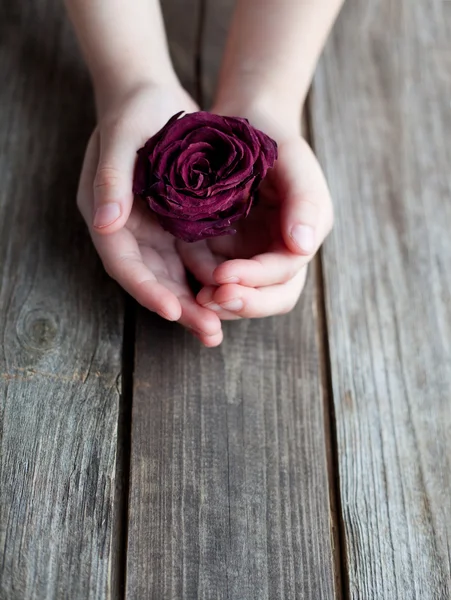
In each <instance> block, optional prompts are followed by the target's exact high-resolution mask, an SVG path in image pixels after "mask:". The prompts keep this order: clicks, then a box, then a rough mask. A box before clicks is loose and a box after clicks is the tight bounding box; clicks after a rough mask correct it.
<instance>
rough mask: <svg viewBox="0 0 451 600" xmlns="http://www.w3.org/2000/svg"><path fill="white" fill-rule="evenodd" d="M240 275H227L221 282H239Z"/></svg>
mask: <svg viewBox="0 0 451 600" xmlns="http://www.w3.org/2000/svg"><path fill="white" fill-rule="evenodd" d="M239 281H240V280H239V277H226V278H225V279H221V283H239Z"/></svg>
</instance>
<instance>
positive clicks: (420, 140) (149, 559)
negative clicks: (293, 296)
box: [0, 0, 451, 600]
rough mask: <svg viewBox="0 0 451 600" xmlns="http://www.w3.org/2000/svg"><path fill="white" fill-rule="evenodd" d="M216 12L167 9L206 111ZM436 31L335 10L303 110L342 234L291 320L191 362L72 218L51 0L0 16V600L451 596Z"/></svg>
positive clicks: (437, 21)
mask: <svg viewBox="0 0 451 600" xmlns="http://www.w3.org/2000/svg"><path fill="white" fill-rule="evenodd" d="M231 4H232V2H231V1H229V0H218V1H217V2H214V1H213V0H189V1H184V2H183V5H182V3H181V1H180V0H165V1H164V2H163V6H164V12H165V17H166V20H167V24H168V31H169V37H170V47H171V52H172V55H173V58H174V61H175V63H176V65H177V68H178V71H179V73H180V75H181V79H182V81H183V83H184V85H186V87H188V88H189V89H190V90H191V91H192V92H193V93H198V92H199V91H200V92H202V96H203V99H204V102H205V104H206V105H209V104H210V103H211V100H212V96H213V90H214V85H215V79H216V74H217V69H218V66H219V56H220V53H221V49H222V46H223V44H224V40H225V35H226V30H227V23H228V21H229V18H230V12H231ZM201 24H202V28H200V25H201ZM450 26H451V2H446V1H438V0H437V1H432V2H429V3H426V2H422V3H419V2H418V3H413V2H410V1H409V0H398V1H397V2H396V3H395V2H392V0H374V2H372V3H369V2H366V1H364V0H348V2H347V3H346V6H345V9H344V12H343V14H342V16H341V17H340V20H339V23H338V25H337V27H336V29H335V32H334V34H333V36H332V38H331V41H330V43H329V45H328V48H327V50H326V53H325V56H324V58H323V60H322V62H321V65H320V67H319V70H318V73H317V77H316V79H315V83H314V89H313V95H312V97H311V100H310V116H311V130H312V133H313V138H312V141H313V144H314V147H315V150H316V151H317V153H318V155H319V157H320V160H321V162H322V164H323V165H324V168H325V171H326V173H327V176H328V180H329V182H330V186H331V189H332V192H333V195H334V199H335V210H336V217H337V224H336V228H335V231H334V233H333V234H332V236H331V237H330V239H329V240H328V242H327V244H326V246H325V248H324V251H323V252H322V257H321V264H320V263H319V262H318V261H317V262H315V263H314V265H313V268H312V269H311V272H310V275H309V279H308V284H307V287H306V290H305V292H304V295H303V299H302V300H301V302H300V304H299V306H298V307H297V308H296V310H295V311H294V312H293V313H292V314H290V315H287V316H285V317H281V318H275V319H267V320H255V321H250V322H249V321H248V322H242V323H229V324H227V325H226V328H225V329H226V336H225V338H226V339H225V342H224V344H223V346H222V347H221V348H218V349H215V350H206V349H203V348H201V347H200V346H199V344H198V342H197V341H195V340H194V339H192V338H191V337H190V336H189V335H188V334H186V333H184V332H183V331H182V330H181V329H180V328H178V327H177V326H176V325H171V324H168V323H165V322H163V321H162V320H160V319H158V318H156V317H154V316H152V315H150V314H147V313H145V311H144V310H141V309H139V310H136V309H135V307H134V305H133V304H132V303H129V305H128V308H127V310H125V311H124V306H123V296H122V294H121V293H120V291H119V290H118V288H117V287H116V286H115V284H113V283H112V282H111V281H110V280H109V279H108V278H107V277H106V276H105V275H104V274H103V272H102V268H101V265H100V262H99V261H98V260H97V259H96V258H95V253H94V251H93V249H92V247H91V243H90V241H89V238H88V235H87V233H86V231H85V227H84V225H83V224H82V222H81V218H80V217H79V215H78V214H77V211H76V207H75V199H74V197H75V189H76V182H77V178H78V174H79V169H80V164H81V158H82V155H83V151H84V146H85V143H86V141H87V137H88V135H89V133H90V130H91V128H92V126H93V110H92V96H91V91H90V86H89V82H88V79H87V75H86V70H85V68H84V67H83V66H82V63H81V60H80V58H79V56H78V52H77V49H76V47H75V45H74V40H73V36H72V35H71V33H70V30H69V29H70V28H69V25H68V23H67V21H66V19H65V18H64V17H63V10H62V6H61V5H60V3H59V2H56V0H49V1H48V2H42V1H38V2H33V3H26V2H25V0H21V1H20V2H16V3H8V4H7V3H6V2H5V3H3V5H2V6H1V7H0V73H1V75H2V77H3V80H4V81H6V85H5V84H3V85H2V86H1V87H0V335H1V339H2V352H1V354H0V369H1V371H0V422H1V427H0V432H1V433H0V436H1V437H0V451H1V455H0V559H1V560H0V599H1V600H4V599H5V600H23V599H26V600H29V599H30V600H31V599H33V600H35V599H36V600H47V599H50V600H53V599H55V600H59V599H60V598H69V599H70V600H78V599H85V598H96V599H102V600H103V599H105V600H110V599H113V600H117V599H119V598H124V597H126V598H127V599H128V600H145V599H146V598H149V599H152V600H153V599H156V600H166V599H169V600H170V599H177V600H179V599H187V600H190V599H193V600H194V599H197V598H203V599H205V600H210V599H213V598H224V599H227V598H230V599H239V600H253V599H254V598H255V599H258V600H264V599H265V598H267V599H268V600H279V599H280V600H285V599H288V600H290V599H295V598H296V599H300V598H302V599H306V600H308V599H309V598H312V599H315V600H323V599H324V600H329V599H330V600H332V599H335V598H353V599H359V600H360V599H364V600H365V599H373V598H374V599H377V600H379V599H383V600H393V599H398V598H399V599H401V600H404V599H406V600H410V599H411V598H417V599H418V600H419V599H421V600H423V599H424V600H447V599H448V598H450V597H451V575H450V568H451V567H450V564H451V559H450V547H451V542H450V537H451V532H450V530H451V500H450V490H451V481H450V479H451V477H450V464H451V442H450V439H451V344H450V339H451V302H450V298H451V289H450V288H451V283H450V265H451V242H450V239H451V238H450V233H449V232H450V231H451V203H450V196H451V177H450V170H449V165H450V164H451V160H450V159H451V156H450V154H451V151H450V144H449V140H448V138H449V134H450V132H451V110H450V106H449V99H450V97H451V47H450V45H451V42H450V41H449V39H448V34H449V31H450ZM3 80H2V83H3ZM124 314H125V318H126V323H127V327H126V336H125V340H124V336H123V323H124ZM135 318H136V336H135V326H134V321H135ZM135 337H136V339H135ZM123 346H124V348H123ZM133 352H134V353H135V365H134V367H135V371H134V379H133V381H131V378H132V368H133V365H132V364H131V360H132V358H133ZM124 382H125V384H124ZM132 385H133V390H132V389H131V387H132ZM124 388H125V392H126V394H125V399H124V398H123V399H122V402H121V401H120V400H121V391H123V389H124ZM129 388H130V389H129ZM132 392H133V405H132V406H131V405H130V403H131V395H132ZM130 421H131V423H130ZM130 429H131V435H132V438H131V446H129V444H130V439H129V436H130ZM118 438H119V439H118ZM117 447H118V448H119V450H120V452H119V453H117ZM129 452H130V456H129ZM117 457H119V458H117ZM129 459H130V465H129V464H128V462H129ZM118 462H119V465H118V464H117V463H118ZM129 468H130V479H129V480H128V471H129ZM119 484H120V485H119ZM336 496H337V497H336ZM127 497H128V501H129V505H128V506H127V505H126V500H127ZM127 529H128V531H127ZM339 546H341V551H340V547H339ZM125 577H126V582H125V586H124V585H123V583H124V579H125Z"/></svg>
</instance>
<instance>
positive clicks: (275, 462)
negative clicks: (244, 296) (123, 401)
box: [127, 280, 334, 600]
mask: <svg viewBox="0 0 451 600" xmlns="http://www.w3.org/2000/svg"><path fill="white" fill-rule="evenodd" d="M312 283H313V282H312V280H310V282H309V285H308V287H307V290H306V292H305V296H304V299H303V302H302V303H301V305H300V306H299V307H298V308H297V309H296V310H295V311H294V312H293V313H292V314H291V315H289V316H286V317H283V318H274V319H267V320H258V321H243V322H241V323H235V324H229V325H228V326H226V327H225V337H226V339H225V342H224V343H223V346H222V347H221V348H220V349H215V350H207V349H205V348H201V347H200V345H199V343H198V342H197V341H196V340H195V339H193V338H192V337H191V336H189V334H186V333H184V332H183V331H182V330H181V329H179V328H177V327H176V326H174V325H170V324H167V323H164V322H163V321H161V320H158V319H156V318H154V317H151V316H149V315H146V314H144V313H143V312H140V313H139V315H138V338H137V342H136V349H137V352H136V356H137V361H136V367H135V382H134V385H135V388H134V402H133V423H132V457H131V460H132V469H131V487H130V490H131V491H130V523H129V546H128V578H127V581H128V597H129V598H167V599H170V598H173V599H185V598H187V599H191V598H192V599H195V598H199V599H211V598H227V599H238V598H239V599H242V598H246V600H253V599H255V600H257V599H258V600H264V599H270V600H279V599H280V600H282V599H283V600H289V599H294V598H312V599H313V598H315V599H316V598H333V597H334V591H333V586H334V582H333V561H332V549H331V540H330V536H331V532H330V530H329V497H328V483H327V465H326V456H325V441H324V426H323V404H322V401H323V390H322V385H321V380H320V373H321V370H322V368H323V367H322V365H321V364H320V358H319V355H318V346H317V337H316V336H317V318H316V315H315V313H314V306H315V304H316V301H315V299H314V286H313V285H312Z"/></svg>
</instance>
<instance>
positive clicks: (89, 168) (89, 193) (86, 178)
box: [77, 130, 100, 227]
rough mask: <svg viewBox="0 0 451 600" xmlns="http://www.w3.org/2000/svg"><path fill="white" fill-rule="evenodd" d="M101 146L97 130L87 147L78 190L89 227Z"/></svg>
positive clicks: (78, 202) (79, 206) (81, 207)
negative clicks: (93, 187)
mask: <svg viewBox="0 0 451 600" xmlns="http://www.w3.org/2000/svg"><path fill="white" fill-rule="evenodd" d="M99 148H100V144H99V133H98V131H97V130H95V131H94V133H93V134H92V135H91V137H90V138H89V142H88V145H87V147H86V152H85V156H84V159H83V165H82V168H81V174H80V181H79V184H78V190H77V206H78V209H79V210H80V212H81V214H82V216H83V218H84V220H85V221H86V224H87V225H88V227H91V221H92V219H91V215H92V207H93V203H94V193H93V190H92V182H93V181H94V177H95V174H96V170H97V165H98V162H99Z"/></svg>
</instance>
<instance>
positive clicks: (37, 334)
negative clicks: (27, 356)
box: [17, 309, 59, 351]
mask: <svg viewBox="0 0 451 600" xmlns="http://www.w3.org/2000/svg"><path fill="white" fill-rule="evenodd" d="M58 325H59V323H58V319H57V318H56V317H55V316H54V315H52V314H49V313H48V312H45V311H43V310H40V309H35V310H31V311H29V312H27V314H26V315H25V317H24V318H23V319H21V320H20V321H19V323H18V325H17V334H18V336H19V339H20V340H21V342H22V343H23V344H24V345H25V346H27V347H28V348H32V349H33V350H40V351H42V350H49V349H50V348H51V347H52V346H54V345H55V339H56V337H57V335H58Z"/></svg>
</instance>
